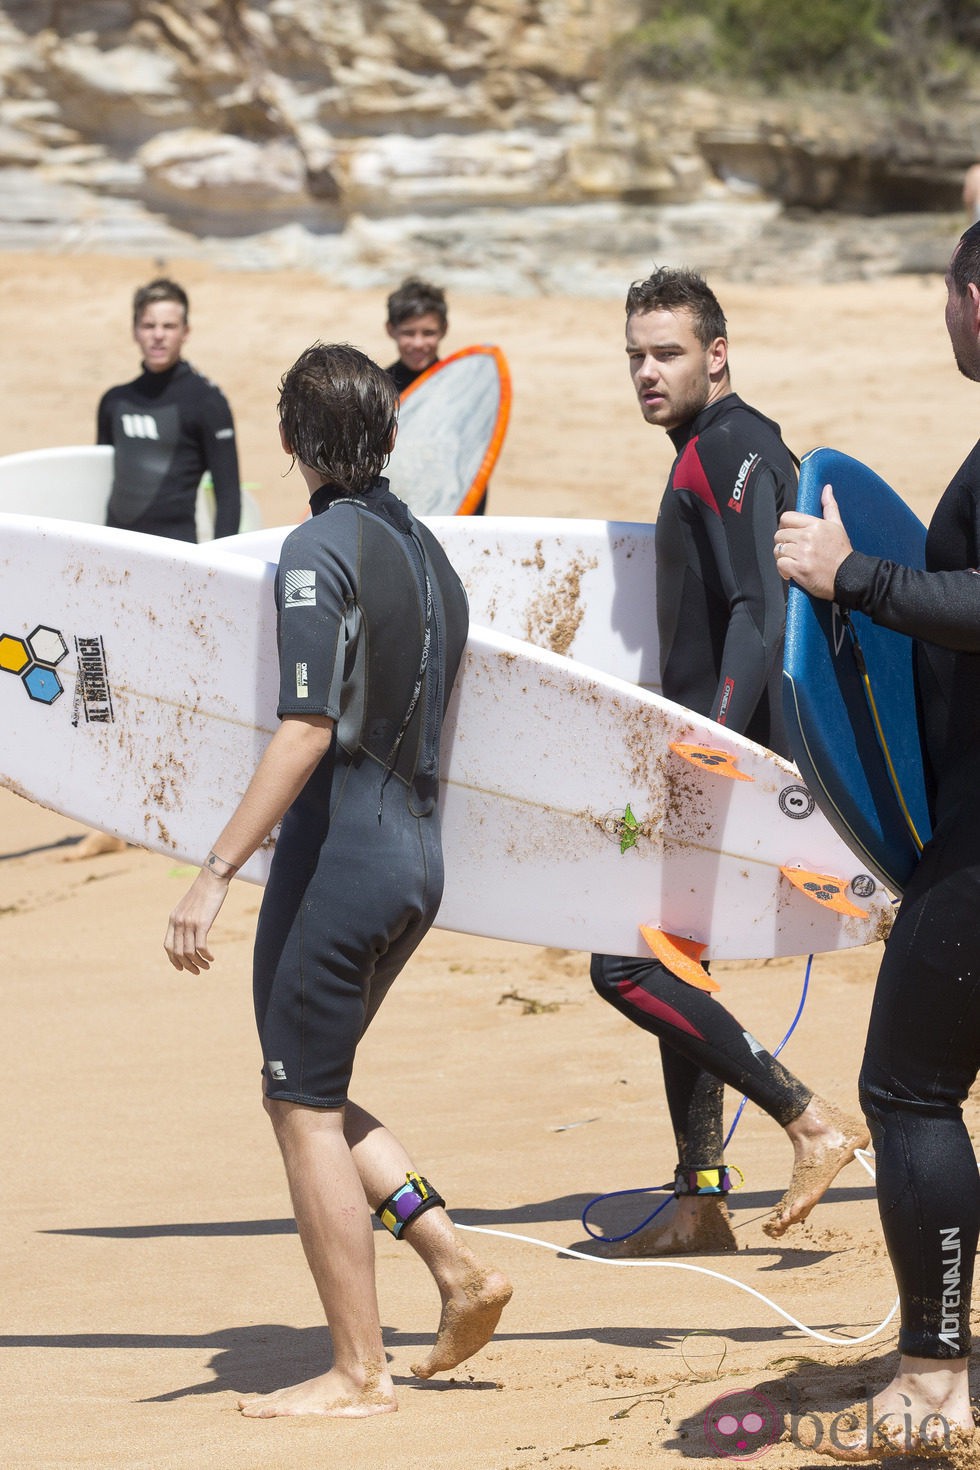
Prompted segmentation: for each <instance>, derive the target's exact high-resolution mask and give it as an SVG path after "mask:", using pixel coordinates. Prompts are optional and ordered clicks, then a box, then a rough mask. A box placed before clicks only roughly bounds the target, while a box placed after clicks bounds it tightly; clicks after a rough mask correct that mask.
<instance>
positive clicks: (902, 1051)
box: [835, 444, 980, 1358]
mask: <svg viewBox="0 0 980 1470" xmlns="http://www.w3.org/2000/svg"><path fill="white" fill-rule="evenodd" d="M926 567H927V570H926V571H924V572H923V571H912V570H910V569H909V568H907V567H901V566H896V565H895V564H894V563H891V562H888V561H884V560H879V559H877V558H874V557H868V556H863V555H859V554H858V553H856V552H855V553H853V554H852V555H851V556H849V557H848V558H847V560H846V561H845V562H844V563H843V565H842V566H841V567H840V569H839V571H838V573H837V580H836V584H835V596H836V599H837V601H838V602H839V603H840V604H842V605H843V606H845V607H850V608H857V609H859V610H860V611H861V612H864V613H867V614H868V615H869V616H870V617H871V618H873V619H874V621H875V622H877V623H881V624H883V625H884V626H886V627H889V628H895V629H897V630H898V631H899V632H902V633H907V634H910V635H911V636H912V637H914V638H916V639H917V640H920V641H917V642H916V644H915V666H916V684H917V697H918V703H919V721H920V729H921V733H922V740H923V749H924V753H925V766H926V777H927V782H928V785H929V789H930V805H931V809H932V810H931V815H932V819H933V835H932V838H931V840H930V841H929V842H928V843H927V844H926V846H925V849H924V850H923V853H922V857H921V859H920V861H919V863H918V865H917V866H916V868H915V871H914V872H913V874H912V877H911V880H910V881H909V884H908V886H907V888H906V890H905V894H904V897H903V900H902V905H901V908H900V910H899V914H898V918H897V920H896V922H895V926H894V928H893V930H892V933H891V936H890V937H889V939H888V942H887V944H886V945H885V955H884V959H883V961H882V964H881V969H880V971H879V973H878V982H877V986H876V989H875V997H874V1003H873V1006H872V1010H871V1019H870V1023H869V1027H868V1039H867V1044H866V1048H865V1054H864V1063H863V1067H862V1070H861V1102H862V1105H863V1107H864V1110H865V1113H866V1115H867V1118H868V1123H869V1126H870V1128H871V1132H872V1136H873V1138H874V1146H875V1159H876V1176H877V1191H878V1208H879V1210H880V1212H881V1223H882V1228H883V1230H884V1234H885V1240H886V1242H887V1245H888V1251H889V1255H890V1256H891V1260H892V1265H893V1266H894V1269H895V1276H896V1279H897V1281H898V1286H899V1292H900V1295H901V1301H902V1327H901V1333H900V1335H899V1347H900V1349H901V1351H902V1352H903V1353H909V1354H912V1355H914V1356H916V1357H924V1358H962V1357H965V1356H966V1355H967V1354H968V1353H969V1351H970V1300H971V1293H972V1282H973V1261H974V1256H975V1254H976V1249H977V1239H978V1231H980V1177H978V1174H977V1162H976V1157H975V1155H974V1151H973V1146H972V1144H971V1142H970V1136H969V1134H968V1132H967V1129H966V1126H965V1124H964V1122H963V1116H962V1104H963V1101H964V1099H965V1098H966V1096H967V1093H968V1092H969V1090H970V1087H971V1086H972V1084H973V1082H974V1080H975V1078H976V1076H977V1072H978V1069H980V924H978V922H977V915H978V911H980V822H978V820H977V804H976V803H977V797H978V785H980V769H978V764H977V762H978V758H980V576H978V575H977V568H980V444H978V445H977V446H976V447H975V448H974V450H973V451H972V453H971V454H970V455H969V456H968V457H967V459H966V461H965V462H964V464H963V465H962V466H961V468H960V469H959V471H958V472H957V474H956V475H955V476H954V478H953V480H952V482H951V483H950V485H949V487H948V488H947V490H946V492H945V494H944V495H943V498H942V499H941V500H940V502H939V505H938V506H937V508H936V511H935V514H934V515H933V518H932V522H931V524H930V527H929V534H928V538H927V541H926Z"/></svg>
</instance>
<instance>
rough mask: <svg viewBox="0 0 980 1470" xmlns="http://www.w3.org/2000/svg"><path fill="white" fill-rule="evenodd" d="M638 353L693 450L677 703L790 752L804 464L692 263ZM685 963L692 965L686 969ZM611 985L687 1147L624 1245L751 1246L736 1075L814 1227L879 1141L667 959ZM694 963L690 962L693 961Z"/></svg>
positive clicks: (684, 501)
mask: <svg viewBox="0 0 980 1470" xmlns="http://www.w3.org/2000/svg"><path fill="white" fill-rule="evenodd" d="M626 352H627V355H628V358H629V365H630V375H631V377H632V380H633V386H634V388H635V390H636V395H637V400H638V402H639V405H640V410H641V412H642V414H643V417H644V419H645V420H646V422H647V423H648V424H651V425H653V426H654V427H656V428H662V429H664V430H665V431H666V432H667V434H668V435H669V436H670V439H671V441H672V443H673V445H674V448H675V450H676V458H675V460H674V464H673V466H672V468H671V472H670V477H669V479H668V483H667V488H666V491H665V493H664V497H663V501H662V503H661V507H660V513H659V516H658V518H657V618H658V628H659V634H660V666H661V676H662V682H663V692H664V694H665V695H666V696H667V698H668V699H671V700H673V701H674V702H675V703H677V704H680V705H683V706H685V707H686V708H687V709H691V710H694V711H696V712H697V713H699V714H704V715H709V716H710V717H711V718H712V719H714V720H717V721H718V722H719V724H722V725H725V726H727V728H729V729H732V730H736V731H738V732H740V733H742V734H746V735H749V736H750V737H751V738H752V739H754V740H756V741H758V743H759V744H760V745H765V746H767V747H768V748H769V749H771V750H776V751H778V752H780V753H784V752H785V748H786V740H785V733H784V729H783V723H782V715H781V689H780V681H781V674H782V658H781V654H782V642H783V630H784V624H785V593H784V589H783V587H782V584H781V582H780V580H779V577H778V576H776V575H775V569H774V567H773V564H772V556H771V544H772V535H773V532H774V530H775V527H776V523H777V521H778V518H779V514H780V512H781V511H782V510H784V509H785V508H786V507H787V506H791V505H792V504H793V503H794V500H795V490H796V470H795V465H794V461H793V458H792V456H791V455H790V453H789V451H788V449H787V448H786V446H785V445H784V444H783V442H782V439H781V438H780V434H779V427H778V425H776V424H774V423H773V422H772V421H771V420H770V419H767V418H765V417H764V416H763V415H762V414H760V413H759V412H758V411H757V410H756V409H754V408H751V407H750V406H749V405H748V404H747V403H745V402H743V400H742V399H741V398H739V397H738V396H737V394H735V393H734V392H733V391H732V385H731V374H730V372H729V366H728V334H727V324H726V321H725V316H724V313H723V311H722V309H721V306H720V305H719V303H718V300H717V298H716V297H715V295H714V292H713V291H712V290H711V289H710V287H709V286H708V285H707V284H706V282H705V281H704V280H702V278H701V277H700V276H698V275H696V274H695V273H694V272H693V271H686V270H667V269H662V270H658V271H655V272H654V274H653V275H651V276H649V277H648V278H647V279H646V280H644V281H637V282H634V284H633V285H632V286H631V287H630V289H629V292H628V294H627V298H626ZM679 968H681V967H679ZM591 973H592V982H593V984H594V986H595V988H596V990H597V991H598V993H599V995H601V996H602V998H603V999H604V1000H606V1001H608V1002H609V1003H610V1004H611V1005H613V1006H615V1007H616V1008H617V1010H619V1011H621V1012H622V1013H623V1015H625V1016H627V1017H628V1018H629V1019H630V1020H631V1021H633V1022H634V1023H635V1024H636V1025H638V1026H642V1027H643V1028H644V1029H645V1030H647V1031H651V1032H653V1034H654V1035H655V1036H657V1037H658V1038H659V1039H660V1051H661V1060H662V1064H663V1072H664V1083H665V1086H666V1091H667V1102H668V1106H669V1109H670V1117H671V1123H672V1125H673V1129H674V1135H675V1139H676V1142H677V1167H676V1170H675V1175H674V1198H673V1200H671V1201H670V1202H669V1203H668V1205H667V1206H666V1207H665V1208H663V1209H662V1210H661V1211H659V1212H658V1213H657V1215H656V1217H655V1218H654V1219H653V1221H652V1223H651V1224H650V1225H649V1226H648V1227H646V1228H644V1229H641V1230H640V1231H638V1232H637V1233H636V1234H634V1235H633V1236H631V1237H629V1238H628V1239H627V1240H626V1241H625V1242H624V1243H623V1247H622V1248H621V1249H620V1250H618V1251H617V1253H618V1254H626V1255H668V1254H689V1253H692V1252H696V1251H720V1250H721V1251H724V1250H734V1249H736V1241H735V1236H734V1233H733V1231H732V1227H731V1222H730V1219H729V1215H728V1210H727V1208H726V1205H725V1195H726V1193H727V1192H728V1191H729V1189H730V1188H731V1183H730V1180H729V1175H728V1171H727V1169H726V1168H725V1160H724V1155H723V1139H724V1118H723V1102H724V1090H725V1085H726V1084H728V1085H729V1086H731V1087H734V1088H736V1089H737V1090H738V1091H740V1092H742V1093H745V1094H747V1095H748V1096H749V1097H750V1098H751V1099H752V1101H753V1102H755V1103H757V1104H758V1106H759V1107H761V1108H763V1109H764V1110H765V1111H766V1112H767V1113H769V1115H770V1116H771V1117H772V1118H773V1119H775V1121H776V1122H777V1123H779V1124H780V1126H781V1127H782V1128H784V1129H785V1131H786V1133H787V1135H788V1137H789V1138H790V1140H791V1142H792V1144H793V1151H794V1166H793V1174H792V1178H791V1182H790V1187H789V1189H788V1190H787V1192H786V1194H785V1196H784V1197H783V1199H782V1200H781V1201H780V1203H779V1205H778V1206H777V1207H776V1211H775V1213H774V1214H773V1216H772V1217H771V1219H770V1220H769V1221H768V1222H767V1224H766V1226H765V1227H764V1228H765V1229H766V1230H767V1232H768V1233H769V1234H770V1235H773V1236H779V1235H782V1234H783V1232H784V1231H785V1230H787V1229H788V1228H789V1226H791V1225H793V1224H795V1223H796V1222H798V1221H800V1220H803V1219H805V1218H806V1216H807V1215H808V1214H809V1212H810V1210H811V1209H812V1208H813V1206H814V1205H815V1204H816V1203H817V1201H818V1200H819V1199H820V1197H821V1195H822V1194H823V1193H824V1191H825V1190H826V1188H827V1186H828V1185H829V1184H830V1182H831V1181H832V1180H833V1179H834V1177H835V1176H836V1175H837V1174H838V1172H839V1171H840V1170H841V1169H842V1168H843V1167H844V1165H845V1164H847V1163H848V1162H849V1161H850V1160H851V1159H852V1158H853V1156H854V1151H855V1149H856V1148H859V1147H861V1146H862V1145H863V1144H865V1143H866V1142H867V1140H868V1134H867V1130H866V1128H865V1127H864V1125H863V1124H862V1123H861V1122H859V1121H857V1120H855V1119H852V1118H849V1117H847V1116H846V1115H845V1114H843V1113H842V1112H840V1110H839V1109H837V1108H835V1107H834V1106H833V1105H832V1104H830V1103H827V1102H824V1101H823V1100H822V1099H820V1098H817V1097H815V1096H814V1094H813V1093H812V1091H811V1090H810V1089H809V1088H808V1087H806V1086H805V1085H804V1084H803V1083H802V1082H800V1081H799V1080H798V1079H797V1078H795V1077H794V1076H792V1074H791V1073H789V1072H788V1071H787V1070H786V1068H785V1067H783V1066H782V1065H781V1064H780V1063H779V1062H778V1061H776V1059H775V1058H774V1057H772V1056H771V1055H770V1054H769V1053H768V1052H767V1051H766V1050H765V1049H764V1048H763V1047H762V1046H761V1045H760V1044H759V1042H757V1041H756V1040H754V1038H753V1037H752V1036H751V1035H749V1033H748V1032H747V1031H746V1030H745V1028H744V1027H743V1026H742V1025H741V1024H740V1023H739V1022H738V1021H737V1020H736V1019H735V1017H734V1016H732V1015H730V1014H729V1012H728V1011H726V1010H725V1009H724V1007H723V1006H721V1005H719V1004H718V1002H717V1001H716V1000H715V999H713V998H712V996H711V995H710V994H708V993H706V992H708V991H711V990H716V989H717V986H716V985H715V984H714V982H713V981H712V980H711V979H710V978H709V977H708V975H707V973H706V971H700V970H698V971H697V976H698V977H699V978H698V983H697V984H692V983H688V981H687V980H684V979H681V978H679V975H678V974H675V973H673V972H672V971H671V970H670V969H669V968H668V967H667V965H666V964H663V963H661V962H660V960H655V959H652V958H651V959H650V960H638V959H634V958H627V957H624V956H615V955H594V956H593V959H592V972H591ZM688 973H690V971H688Z"/></svg>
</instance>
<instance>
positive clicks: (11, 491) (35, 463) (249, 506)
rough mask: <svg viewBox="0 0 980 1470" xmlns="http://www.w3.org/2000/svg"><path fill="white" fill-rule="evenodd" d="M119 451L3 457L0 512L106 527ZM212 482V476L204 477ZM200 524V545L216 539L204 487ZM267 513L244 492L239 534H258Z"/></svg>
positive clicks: (88, 447) (97, 448)
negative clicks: (247, 532)
mask: <svg viewBox="0 0 980 1470" xmlns="http://www.w3.org/2000/svg"><path fill="white" fill-rule="evenodd" d="M114 460H115V450H114V449H113V448H112V446H111V445H109V444H74V445H64V446H59V447H57V448H54V449H28V450H25V451H24V452H23V453H21V454H4V455H0V513H4V514H9V515H35V516H55V517H56V518H58V519H59V520H65V521H84V522H85V523H86V524H87V525H91V526H104V525H105V517H106V510H107V508H108V505H109V495H110V493H111V491H112V469H113V463H114ZM205 480H207V477H205ZM195 520H196V522H197V539H198V541H210V540H211V538H212V537H213V535H214V491H213V490H212V489H211V488H210V486H209V485H208V484H207V483H204V482H202V485H201V488H200V489H199V490H198V493H197V506H196V514H195ZM261 524H262V513H261V511H260V510H259V507H258V505H257V504H256V501H255V499H254V497H253V496H252V495H250V494H249V492H248V491H247V490H243V491H242V513H241V520H240V521H239V530H241V531H256V530H258V528H259V527H260V526H261Z"/></svg>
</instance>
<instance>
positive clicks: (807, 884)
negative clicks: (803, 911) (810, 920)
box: [779, 868, 864, 919]
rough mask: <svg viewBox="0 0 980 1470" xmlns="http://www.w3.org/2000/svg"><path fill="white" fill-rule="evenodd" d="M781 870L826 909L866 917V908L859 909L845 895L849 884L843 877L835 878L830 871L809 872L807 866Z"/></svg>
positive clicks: (794, 885) (795, 886) (797, 886)
mask: <svg viewBox="0 0 980 1470" xmlns="http://www.w3.org/2000/svg"><path fill="white" fill-rule="evenodd" d="M779 871H780V872H781V873H782V875H783V877H784V878H788V879H789V881H790V882H791V883H792V885H793V887H794V888H798V889H799V890H800V892H801V893H805V894H806V896H807V898H812V899H813V900H814V902H815V903H819V904H822V905H823V907H824V908H825V909H833V910H834V912H835V913H838V914H853V915H854V916H855V917H856V918H859V919H863V918H864V909H859V908H858V907H857V905H856V904H853V903H851V901H850V899H849V898H847V897H845V892H844V891H845V889H846V888H847V884H846V883H845V882H844V880H843V879H842V878H835V877H833V875H832V874H830V873H808V872H807V871H806V869H805V868H780V870H779Z"/></svg>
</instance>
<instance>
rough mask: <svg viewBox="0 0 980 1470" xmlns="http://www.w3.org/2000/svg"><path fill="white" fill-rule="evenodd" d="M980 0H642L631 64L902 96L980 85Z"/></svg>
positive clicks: (659, 74) (623, 61) (628, 49)
mask: <svg viewBox="0 0 980 1470" xmlns="http://www.w3.org/2000/svg"><path fill="white" fill-rule="evenodd" d="M978 52H980V0H642V4H641V16H640V21H639V24H638V25H637V26H636V27H635V28H634V29H633V30H631V31H630V32H628V33H627V34H626V35H624V36H622V37H621V39H620V45H619V48H618V59H619V62H620V66H621V68H622V69H625V70H627V71H633V72H638V73H641V74H643V75H645V76H648V77H653V78H655V79H658V80H661V81H687V82H695V83H698V82H707V81H718V80H722V79H725V78H728V79H731V80H732V81H733V82H740V83H744V82H755V83H757V84H759V85H760V86H764V87H766V88H770V89H772V88H778V87H781V86H783V85H792V86H798V85H799V83H800V82H806V83H809V84H817V85H821V84H829V85H832V86H833V87H835V88H844V89H846V90H853V91H860V90H866V89H873V90H875V91H877V92H879V93H882V94H886V95H891V96H901V97H904V98H906V99H908V98H909V96H910V94H911V95H915V94H918V95H920V96H926V95H935V94H938V93H942V92H950V91H956V90H959V89H965V88H967V87H969V86H971V85H972V86H975V85H976V84H977V82H978V78H980V63H978V60H977V58H978Z"/></svg>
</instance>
